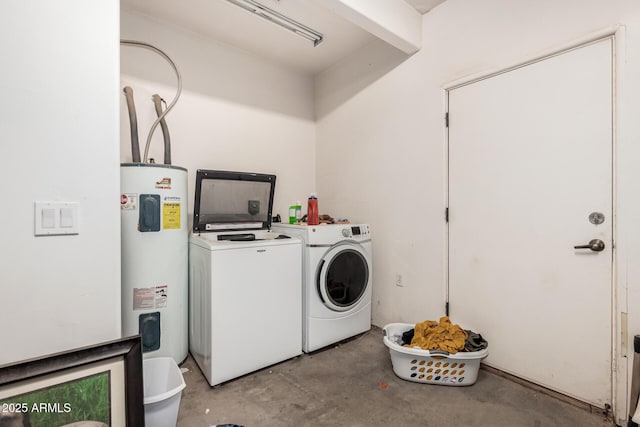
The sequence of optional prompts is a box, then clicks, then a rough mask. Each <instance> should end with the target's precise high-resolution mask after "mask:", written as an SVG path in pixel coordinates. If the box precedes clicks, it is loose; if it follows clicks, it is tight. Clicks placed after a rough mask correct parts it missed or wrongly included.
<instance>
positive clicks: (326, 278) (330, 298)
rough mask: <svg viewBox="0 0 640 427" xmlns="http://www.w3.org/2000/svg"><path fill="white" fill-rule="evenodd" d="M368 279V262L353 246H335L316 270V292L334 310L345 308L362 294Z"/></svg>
mask: <svg viewBox="0 0 640 427" xmlns="http://www.w3.org/2000/svg"><path fill="white" fill-rule="evenodd" d="M368 283H369V266H368V264H367V260H366V259H365V257H364V256H363V255H362V254H361V253H360V252H359V251H357V250H355V249H341V248H340V247H338V248H334V249H332V250H331V251H329V252H328V253H327V255H326V256H325V257H324V259H323V260H322V265H321V266H320V269H319V270H318V280H317V286H318V292H319V293H320V295H321V296H322V300H323V301H324V303H325V304H326V305H327V306H328V307H329V308H331V309H333V310H336V311H346V310H349V309H350V308H351V307H353V306H354V305H355V304H356V303H357V302H358V301H359V300H360V298H361V297H362V295H363V294H364V292H365V290H366V289H367V286H368Z"/></svg>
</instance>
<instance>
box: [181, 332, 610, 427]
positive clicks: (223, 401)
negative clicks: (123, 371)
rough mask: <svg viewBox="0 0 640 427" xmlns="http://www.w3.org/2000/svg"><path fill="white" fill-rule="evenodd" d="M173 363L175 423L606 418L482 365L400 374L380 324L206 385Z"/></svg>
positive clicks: (319, 425)
mask: <svg viewBox="0 0 640 427" xmlns="http://www.w3.org/2000/svg"><path fill="white" fill-rule="evenodd" d="M238 351H244V350H238ZM247 351H249V350H247ZM253 351H260V349H254V350H253ZM181 368H186V369H188V371H186V372H185V373H184V379H185V382H186V384H187V387H186V388H185V389H184V391H183V393H182V399H181V402H180V412H179V415H178V427H209V426H212V425H215V424H225V423H235V424H241V425H243V426H245V427H262V426H267V427H279V426H286V427H289V426H296V427H303V426H309V427H323V426H331V427H336V426H344V427H360V426H362V427H364V426H367V427H372V426H380V427H383V426H384V427H386V426H399V427H400V426H401V427H404V426H434V427H437V426H491V427H496V426H509V427H516V426H535V427H538V426H553V427H556V426H572V427H573V426H580V427H590V426H594V427H596V426H597V427H603V426H612V425H613V424H612V422H611V421H609V420H607V419H606V418H605V417H604V416H603V415H602V414H600V413H590V412H589V411H587V410H585V409H583V408H579V407H576V406H574V405H572V404H570V403H567V402H564V401H562V400H559V399H556V398H554V397H551V396H549V395H546V394H543V393H540V392H539V391H536V390H534V389H531V388H528V387H525V386H523V385H520V384H518V383H516V382H513V381H511V380H509V379H505V378H503V377H501V376H498V375H495V374H494V373H491V372H490V371H488V370H485V369H481V370H480V372H479V374H478V380H477V382H476V383H475V384H474V385H471V386H468V387H448V386H439V385H429V384H418V383H413V382H409V381H405V380H402V379H400V378H399V377H397V376H396V375H395V374H394V373H393V369H392V367H391V358H390V355H389V350H388V349H387V347H385V345H384V344H383V342H382V331H381V330H380V329H379V328H376V327H374V328H373V329H372V330H371V331H369V332H367V333H365V334H363V335H360V336H358V337H356V338H354V339H352V340H349V341H347V342H343V343H341V344H339V345H336V346H333V347H329V348H327V349H325V350H321V351H319V352H316V353H312V354H305V355H301V356H299V357H296V358H294V359H291V360H288V361H285V362H282V363H279V364H277V365H274V366H271V367H269V368H265V369H263V370H260V371H258V372H255V373H253V374H249V375H246V376H244V377H241V378H237V379H235V380H232V381H229V382H227V383H224V384H221V385H218V386H215V387H210V386H209V384H208V383H207V382H206V380H205V378H204V376H203V375H202V372H201V371H200V369H199V368H198V365H197V364H196V363H195V361H194V360H193V358H192V357H191V356H189V358H188V359H187V360H186V361H185V362H184V363H183V364H182V365H181Z"/></svg>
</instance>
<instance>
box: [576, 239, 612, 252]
mask: <svg viewBox="0 0 640 427" xmlns="http://www.w3.org/2000/svg"><path fill="white" fill-rule="evenodd" d="M573 248H574V249H591V250H592V251H594V252H601V251H603V250H604V242H603V241H602V240H600V239H593V240H590V241H589V244H588V245H578V246H574V247H573Z"/></svg>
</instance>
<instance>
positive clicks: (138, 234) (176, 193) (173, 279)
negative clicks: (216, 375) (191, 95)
mask: <svg viewBox="0 0 640 427" xmlns="http://www.w3.org/2000/svg"><path fill="white" fill-rule="evenodd" d="M120 189H121V200H120V209H121V214H122V215H121V217H122V223H121V230H122V231H121V233H122V240H121V241H122V329H123V331H122V332H123V336H130V335H137V334H140V335H142V351H143V357H145V358H147V357H161V356H166V357H172V358H173V359H174V360H175V361H176V363H178V364H179V363H182V362H183V361H184V360H185V359H186V358H187V351H188V324H187V316H188V305H187V294H188V270H187V268H188V237H189V232H188V228H187V227H188V224H187V170H186V169H184V168H181V167H177V166H172V165H166V164H153V163H123V164H121V165H120Z"/></svg>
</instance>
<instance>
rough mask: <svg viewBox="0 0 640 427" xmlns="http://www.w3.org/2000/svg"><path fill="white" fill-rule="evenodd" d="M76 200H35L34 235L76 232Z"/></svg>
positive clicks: (56, 234) (77, 205)
mask: <svg viewBox="0 0 640 427" xmlns="http://www.w3.org/2000/svg"><path fill="white" fill-rule="evenodd" d="M79 205H80V204H79V203H78V202H35V214H34V219H35V224H34V229H35V230H34V235H36V236H59V235H63V234H78V233H79V231H78V212H79Z"/></svg>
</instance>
